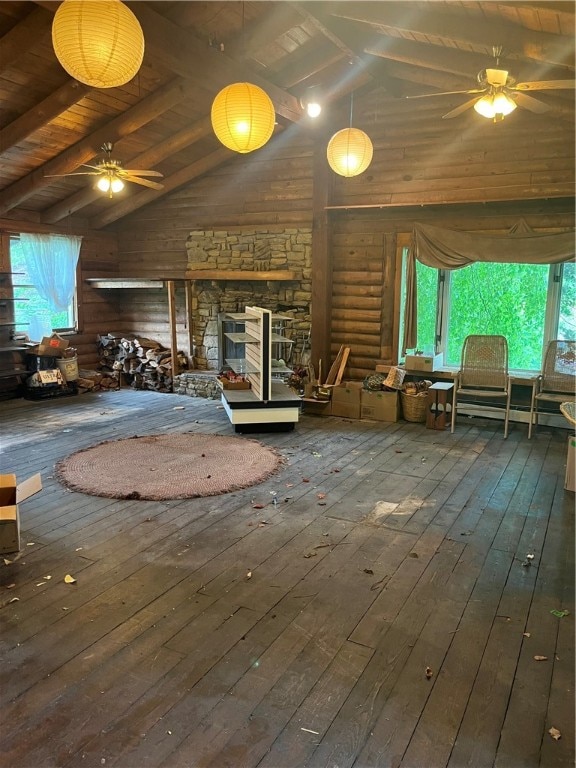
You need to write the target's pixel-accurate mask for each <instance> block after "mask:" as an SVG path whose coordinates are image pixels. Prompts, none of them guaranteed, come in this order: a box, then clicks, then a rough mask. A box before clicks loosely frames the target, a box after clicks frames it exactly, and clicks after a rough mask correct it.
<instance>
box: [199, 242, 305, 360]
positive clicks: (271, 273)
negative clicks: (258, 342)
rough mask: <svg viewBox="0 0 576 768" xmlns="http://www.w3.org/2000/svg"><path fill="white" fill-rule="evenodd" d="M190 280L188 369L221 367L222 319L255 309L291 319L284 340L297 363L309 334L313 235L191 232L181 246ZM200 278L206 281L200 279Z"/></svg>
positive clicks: (222, 355) (222, 353) (222, 352)
mask: <svg viewBox="0 0 576 768" xmlns="http://www.w3.org/2000/svg"><path fill="white" fill-rule="evenodd" d="M186 250H187V256H188V271H187V277H189V278H190V279H191V280H193V290H192V306H191V315H192V318H193V320H194V328H193V339H194V349H193V364H194V368H195V369H196V370H205V371H211V370H214V371H216V370H218V369H219V368H220V367H221V365H222V362H223V357H224V350H223V327H222V321H223V316H224V315H225V314H226V313H229V312H243V311H244V308H245V307H246V306H247V305H252V306H260V307H264V308H266V309H270V310H272V311H273V312H277V313H279V314H282V315H285V316H287V317H289V318H291V320H290V322H289V323H287V324H286V335H287V336H288V337H289V338H291V339H292V340H293V341H294V344H293V345H292V349H291V360H290V363H291V364H292V365H295V364H298V362H299V361H300V359H301V356H302V352H303V349H304V348H306V345H307V343H308V339H309V334H310V302H311V295H312V277H311V276H312V230H311V229H308V228H298V229H292V228H289V229H287V228H282V229H280V228H278V229H276V228H270V229H258V230H256V229H251V230H246V229H238V230H229V231H221V230H217V231H216V230H213V231H212V230H195V231H193V232H190V234H189V236H188V239H187V241H186ZM204 275H205V277H204Z"/></svg>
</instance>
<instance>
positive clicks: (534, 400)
mask: <svg viewBox="0 0 576 768" xmlns="http://www.w3.org/2000/svg"><path fill="white" fill-rule="evenodd" d="M536 405H537V404H536V388H535V387H534V386H532V397H531V399H530V419H529V421H528V440H530V438H531V437H532V425H533V424H534V409H535V407H536ZM536 424H538V411H536Z"/></svg>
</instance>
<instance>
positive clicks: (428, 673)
mask: <svg viewBox="0 0 576 768" xmlns="http://www.w3.org/2000/svg"><path fill="white" fill-rule="evenodd" d="M433 675H434V672H432V670H431V669H430V667H426V680H430V678H431V677H432V676H433Z"/></svg>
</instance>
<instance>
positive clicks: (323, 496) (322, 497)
mask: <svg viewBox="0 0 576 768" xmlns="http://www.w3.org/2000/svg"><path fill="white" fill-rule="evenodd" d="M316 498H318V499H325V498H326V494H325V493H317V494H316Z"/></svg>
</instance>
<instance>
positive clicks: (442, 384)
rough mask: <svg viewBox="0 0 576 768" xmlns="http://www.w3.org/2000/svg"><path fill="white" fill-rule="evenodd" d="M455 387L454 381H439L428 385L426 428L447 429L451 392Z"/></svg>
mask: <svg viewBox="0 0 576 768" xmlns="http://www.w3.org/2000/svg"><path fill="white" fill-rule="evenodd" d="M453 388H454V383H453V382H446V381H437V382H436V383H435V384H432V386H431V387H428V408H427V409H426V429H439V430H443V429H446V427H447V426H448V424H447V423H446V413H447V406H448V405H452V403H451V402H450V403H449V402H448V397H449V393H450V392H451V391H452V389H453Z"/></svg>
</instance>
